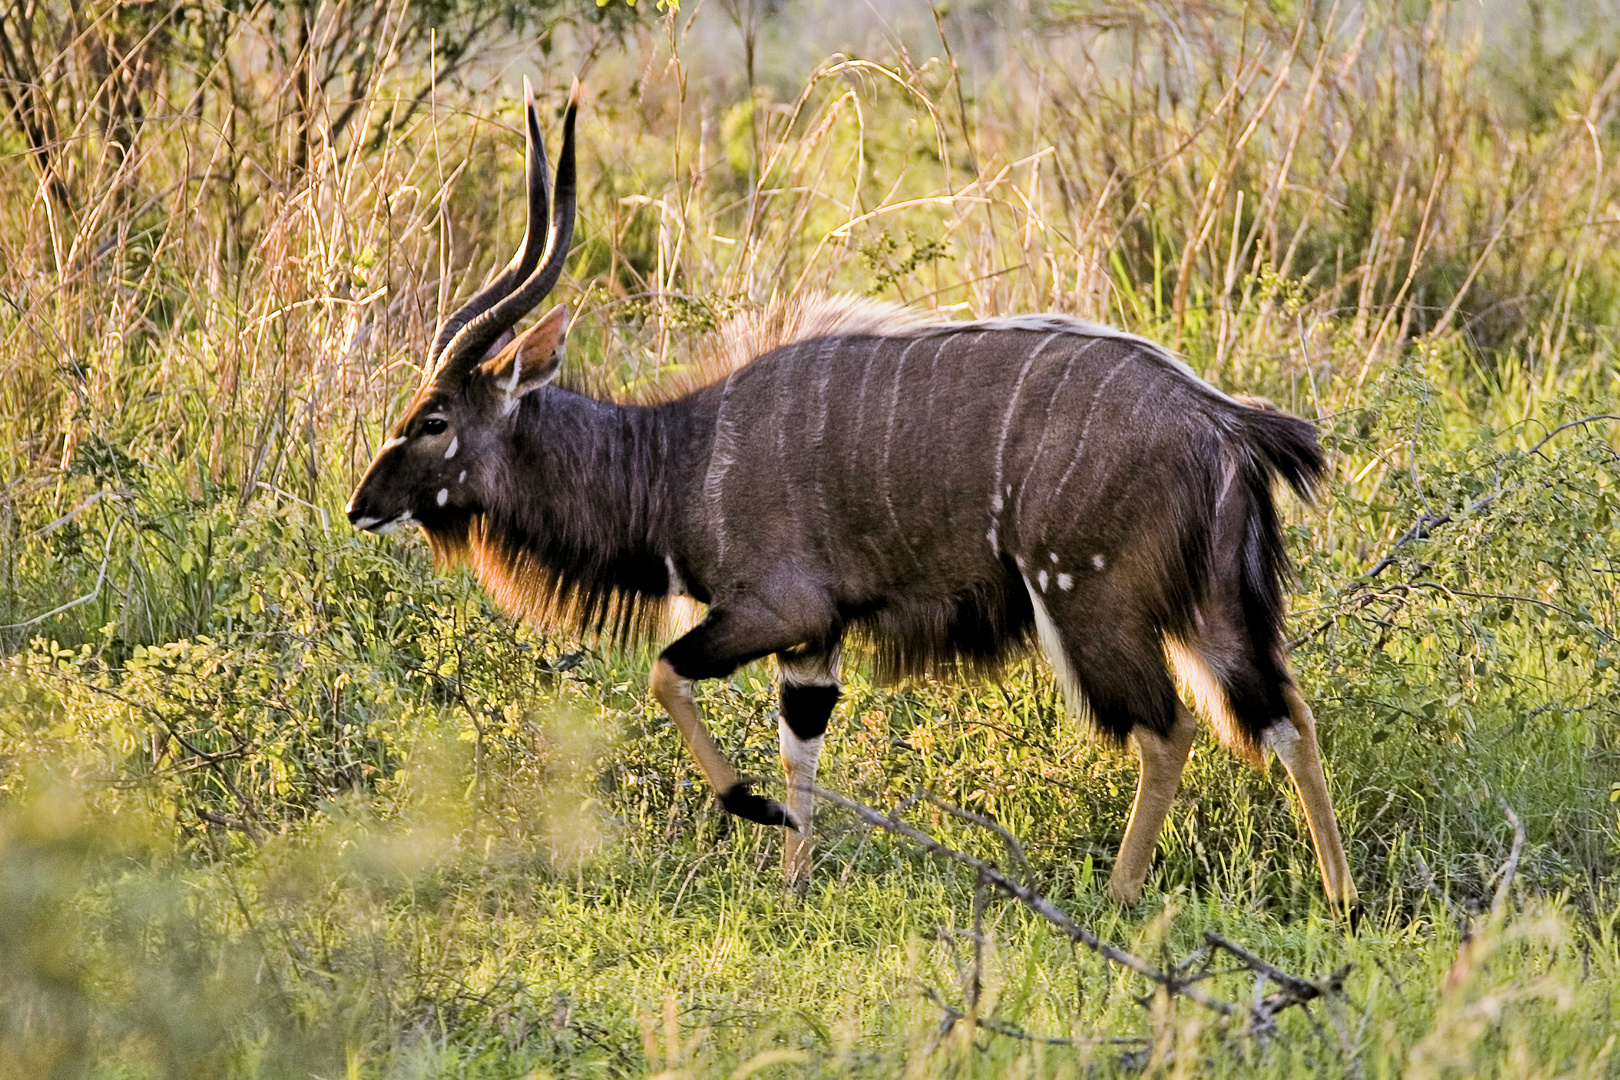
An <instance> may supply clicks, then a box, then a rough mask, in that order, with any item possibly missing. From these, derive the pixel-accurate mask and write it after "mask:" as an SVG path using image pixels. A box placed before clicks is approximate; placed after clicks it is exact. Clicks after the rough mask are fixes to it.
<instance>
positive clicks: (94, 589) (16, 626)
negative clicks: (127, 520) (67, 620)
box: [0, 517, 124, 630]
mask: <svg viewBox="0 0 1620 1080" xmlns="http://www.w3.org/2000/svg"><path fill="white" fill-rule="evenodd" d="M122 520H124V519H123V518H121V517H120V518H114V519H113V523H112V526H111V527H110V528H108V530H107V546H106V548H105V549H104V550H103V551H102V553H101V569H100V570H98V571H96V583H95V584H94V585H92V586H91V587H90V591H89V592H87V593H85V594H84V595H83V596H80V597H77V598H75V599H73V600H69V601H68V602H67V603H65V604H63V605H62V606H61V607H54V608H51V610H49V611H47V612H45V614H43V615H35V616H34V617H33V618H32V619H24V620H23V621H22V622H15V623H6V624H5V625H3V626H0V630H21V629H23V628H24V627H29V626H37V625H38V624H40V623H42V622H44V621H45V620H46V619H50V618H54V617H55V616H57V615H60V614H62V612H64V611H71V610H72V609H74V608H76V607H78V606H79V605H80V604H88V603H89V602H90V601H92V600H94V599H95V598H96V597H97V596H100V595H101V586H102V585H104V584H106V581H107V564H108V562H110V561H111V560H112V544H113V536H114V535H116V534H117V532H118V523H119V522H120V521H122Z"/></svg>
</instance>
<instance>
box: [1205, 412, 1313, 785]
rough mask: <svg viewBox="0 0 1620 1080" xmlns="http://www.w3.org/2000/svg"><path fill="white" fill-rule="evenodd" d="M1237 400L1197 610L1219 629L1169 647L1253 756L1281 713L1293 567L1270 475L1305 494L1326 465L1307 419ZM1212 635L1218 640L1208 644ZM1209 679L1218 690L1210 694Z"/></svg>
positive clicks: (1235, 744) (1236, 741)
mask: <svg viewBox="0 0 1620 1080" xmlns="http://www.w3.org/2000/svg"><path fill="white" fill-rule="evenodd" d="M1242 405H1243V407H1242V408H1241V410H1239V411H1238V412H1237V413H1236V414H1235V415H1231V414H1229V416H1228V420H1229V425H1228V426H1227V429H1226V431H1227V434H1226V439H1225V440H1224V441H1225V444H1226V448H1227V449H1226V454H1225V458H1226V470H1227V473H1226V475H1227V482H1226V484H1225V490H1224V491H1223V493H1222V495H1221V497H1220V498H1219V499H1218V500H1217V505H1216V509H1215V522H1214V529H1213V536H1212V537H1211V540H1212V546H1213V548H1214V550H1213V552H1212V554H1213V569H1214V580H1213V581H1212V582H1211V587H1212V592H1211V595H1210V597H1209V599H1210V600H1212V601H1213V602H1214V605H1213V608H1212V609H1211V610H1208V611H1206V612H1205V614H1206V615H1207V616H1208V617H1209V618H1210V620H1211V621H1212V623H1214V624H1219V625H1220V626H1224V627H1225V630H1224V631H1221V630H1217V629H1215V628H1214V627H1213V626H1211V627H1206V628H1205V629H1206V631H1212V632H1213V634H1212V636H1211V637H1202V635H1200V634H1199V633H1197V632H1194V633H1192V634H1189V635H1188V638H1187V639H1186V640H1187V643H1188V644H1189V645H1191V646H1192V648H1191V650H1190V651H1187V650H1183V651H1181V652H1180V653H1179V654H1177V655H1176V656H1175V662H1176V667H1177V670H1178V672H1179V673H1180V674H1181V677H1182V680H1183V682H1184V684H1186V685H1188V686H1189V687H1190V688H1191V689H1192V690H1193V692H1194V695H1195V696H1196V697H1197V698H1198V699H1199V704H1200V711H1202V712H1204V713H1205V714H1206V715H1207V716H1208V717H1209V719H1210V720H1211V721H1212V723H1213V724H1214V726H1215V729H1216V731H1217V733H1218V734H1219V735H1220V736H1221V738H1222V741H1223V742H1225V743H1226V744H1227V745H1229V746H1231V747H1232V748H1233V749H1234V750H1236V751H1237V752H1238V753H1240V754H1242V755H1244V756H1245V757H1248V758H1249V759H1250V760H1253V761H1256V762H1258V761H1259V760H1261V742H1262V739H1263V737H1264V734H1265V731H1266V729H1267V728H1268V727H1269V726H1270V725H1271V724H1272V723H1273V722H1275V721H1276V720H1277V719H1279V718H1281V717H1283V716H1286V715H1287V712H1288V709H1287V702H1286V700H1285V699H1284V697H1283V693H1282V691H1283V688H1284V687H1286V686H1288V685H1289V684H1290V683H1291V682H1292V679H1291V678H1290V676H1289V674H1288V662H1287V655H1286V652H1287V650H1286V646H1285V641H1286V638H1285V635H1284V613H1285V606H1284V587H1285V586H1286V585H1287V584H1288V583H1289V582H1291V581H1292V579H1293V568H1292V566H1291V564H1290V561H1289V558H1288V545H1287V543H1286V542H1285V540H1284V537H1283V529H1282V521H1281V518H1280V516H1279V514H1278V512H1277V501H1276V494H1275V491H1276V488H1277V481H1278V480H1282V481H1284V482H1286V483H1287V484H1288V486H1289V487H1290V488H1292V489H1293V490H1294V492H1295V493H1296V494H1297V495H1299V496H1300V497H1301V498H1303V499H1306V500H1310V499H1311V498H1312V497H1313V496H1314V494H1315V492H1316V490H1317V488H1318V486H1319V485H1320V484H1321V481H1322V479H1323V476H1324V474H1325V473H1326V469H1327V462H1326V459H1325V457H1324V456H1323V453H1322V448H1321V445H1320V444H1319V443H1318V442H1317V439H1316V427H1315V425H1314V424H1312V423H1311V422H1310V421H1308V420H1301V419H1300V418H1299V417H1296V416H1291V415H1289V414H1288V413H1285V412H1283V411H1281V410H1280V409H1277V408H1275V407H1273V406H1271V405H1269V404H1267V403H1265V402H1261V401H1257V400H1253V399H1249V400H1245V401H1243V403H1242ZM1229 605H1230V606H1229ZM1233 607H1235V608H1236V610H1235V611H1234V610H1232V608H1233ZM1234 616H1235V618H1234ZM1201 637H1202V640H1200V638H1201ZM1220 640H1224V641H1225V642H1226V643H1227V644H1226V647H1215V646H1214V643H1215V642H1216V641H1220ZM1233 649H1235V650H1236V651H1235V652H1234V651H1232V650H1233ZM1195 654H1202V655H1201V656H1200V655H1195ZM1216 686H1218V687H1219V692H1218V693H1211V692H1209V691H1213V690H1214V689H1215V687H1216ZM1201 688H1202V692H1201Z"/></svg>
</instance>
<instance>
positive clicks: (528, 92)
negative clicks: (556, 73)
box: [523, 75, 534, 109]
mask: <svg viewBox="0 0 1620 1080" xmlns="http://www.w3.org/2000/svg"><path fill="white" fill-rule="evenodd" d="M523 104H524V106H525V107H526V108H531V109H532V108H534V84H533V83H532V82H530V81H529V77H528V76H527V75H525V76H523Z"/></svg>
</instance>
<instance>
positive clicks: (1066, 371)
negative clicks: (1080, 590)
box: [1012, 338, 1102, 562]
mask: <svg viewBox="0 0 1620 1080" xmlns="http://www.w3.org/2000/svg"><path fill="white" fill-rule="evenodd" d="M1100 340H1102V339H1101V338H1097V339H1094V340H1092V341H1088V342H1086V343H1085V344H1084V345H1082V346H1081V347H1080V348H1078V349H1076V350H1075V351H1073V352H1071V353H1070V354H1069V362H1068V363H1066V364H1064V365H1063V377H1062V378H1061V379H1059V380H1058V384H1057V387H1056V388H1055V389H1053V391H1052V397H1051V398H1050V399H1049V400H1048V401H1047V403H1046V416H1045V418H1044V419H1043V420H1042V422H1041V437H1040V438H1039V439H1038V440H1036V442H1035V453H1034V455H1032V456H1031V457H1030V459H1029V468H1028V469H1026V470H1024V479H1023V480H1021V481H1019V484H1018V505H1017V506H1015V507H1014V508H1013V516H1012V520H1013V524H1014V525H1018V524H1020V523H1021V522H1022V521H1023V513H1022V511H1023V509H1024V492H1025V491H1027V490H1029V478H1030V477H1031V476H1034V475H1035V466H1036V465H1038V464H1039V463H1040V460H1041V454H1043V453H1045V452H1046V439H1047V436H1049V435H1050V434H1051V433H1052V406H1053V405H1055V404H1057V399H1058V395H1059V394H1061V393H1063V388H1064V387H1065V386H1067V385H1068V382H1069V376H1070V375H1071V374H1073V373H1074V362H1075V361H1076V360H1078V359H1080V357H1082V356H1084V355H1085V354H1086V353H1088V352H1090V351H1091V348H1092V346H1093V345H1096V344H1097V342H1098V341H1100ZM1052 560H1053V561H1054V562H1056V561H1057V552H1055V551H1054V552H1053V553H1052Z"/></svg>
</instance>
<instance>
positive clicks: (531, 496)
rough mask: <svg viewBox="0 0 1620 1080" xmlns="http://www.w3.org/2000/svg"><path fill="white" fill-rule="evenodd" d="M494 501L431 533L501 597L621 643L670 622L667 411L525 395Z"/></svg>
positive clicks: (525, 612)
mask: <svg viewBox="0 0 1620 1080" xmlns="http://www.w3.org/2000/svg"><path fill="white" fill-rule="evenodd" d="M514 423H515V431H514V433H513V437H512V448H511V451H510V454H511V456H510V459H509V462H508V468H507V469H506V471H505V474H504V475H503V476H501V477H499V478H498V479H497V480H496V481H495V482H494V484H495V491H494V492H493V493H492V494H491V496H490V498H489V500H488V505H489V507H490V509H488V510H486V511H485V512H483V513H479V514H472V515H468V516H467V517H465V518H463V519H461V520H460V521H458V522H456V523H454V524H452V525H450V526H448V527H445V528H441V529H438V530H436V531H432V532H429V533H428V541H429V543H430V544H431V545H432V547H433V554H434V558H435V561H436V562H437V563H438V564H439V565H440V566H441V567H445V568H448V567H451V566H455V565H459V564H462V563H465V564H467V565H469V566H471V567H472V569H473V573H474V574H475V575H476V576H477V578H478V581H479V583H480V584H481V585H483V586H484V588H485V589H487V590H488V591H489V593H490V595H491V596H492V597H493V598H494V599H495V601H496V603H498V604H500V606H501V607H502V608H504V609H505V610H506V611H508V612H510V613H511V614H512V615H514V616H516V617H517V618H520V619H526V620H529V621H531V622H534V623H536V624H537V625H540V626H546V627H554V626H567V627H570V628H572V629H573V630H575V631H577V632H579V633H581V634H588V635H596V636H600V635H604V634H605V635H606V636H608V637H609V638H611V639H612V640H614V641H616V642H618V643H621V644H623V643H627V642H630V641H634V640H640V639H644V638H647V637H650V636H652V635H654V634H656V633H657V632H658V631H660V630H661V629H662V628H663V623H664V621H665V616H666V609H667V607H668V596H667V593H668V591H669V572H668V569H667V567H666V563H665V556H666V555H667V554H669V552H670V546H671V537H670V520H671V517H672V507H671V500H670V496H669V484H668V481H667V475H666V470H665V468H664V463H665V461H667V460H668V450H669V446H668V432H667V425H666V424H665V423H664V417H663V416H662V415H661V413H660V411H659V410H655V409H649V408H646V407H643V406H633V405H629V406H620V405H613V404H609V403H604V402H599V401H593V400H591V399H589V398H586V397H583V396H581V395H579V394H576V393H573V392H571V391H568V390H562V389H558V388H555V387H551V388H547V389H545V390H543V391H541V392H540V393H538V394H535V395H533V396H532V397H530V398H528V399H526V400H525V401H524V403H523V406H522V408H521V409H519V411H518V414H517V416H516V418H515V420H514Z"/></svg>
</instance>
